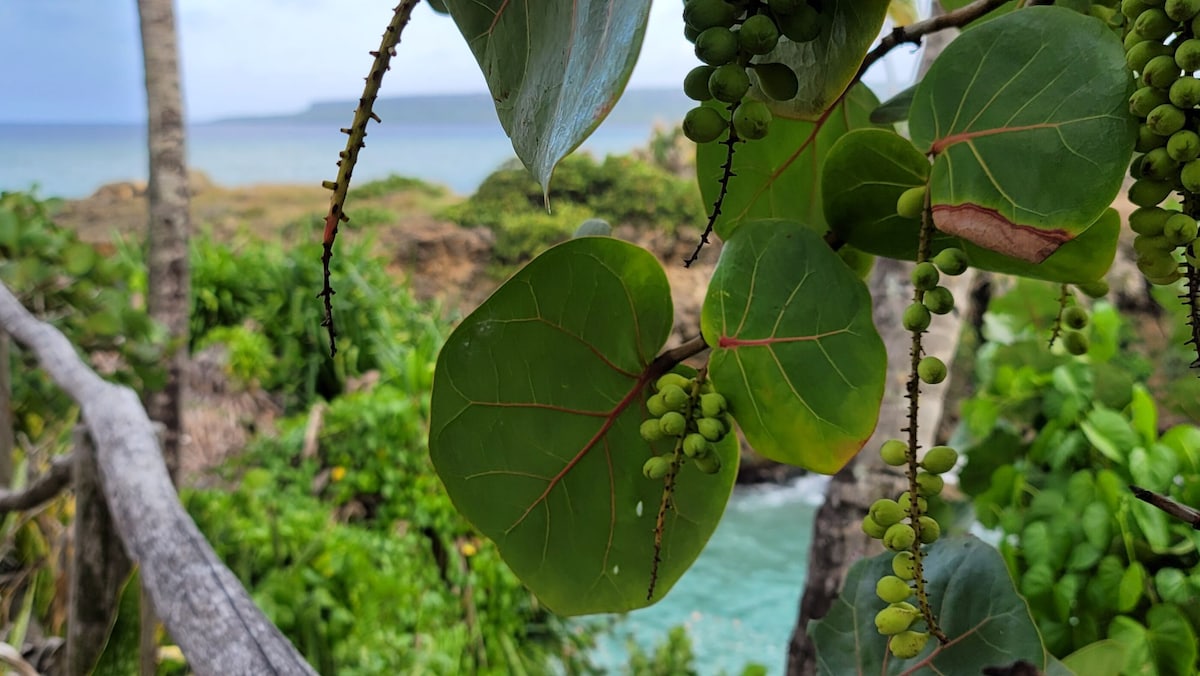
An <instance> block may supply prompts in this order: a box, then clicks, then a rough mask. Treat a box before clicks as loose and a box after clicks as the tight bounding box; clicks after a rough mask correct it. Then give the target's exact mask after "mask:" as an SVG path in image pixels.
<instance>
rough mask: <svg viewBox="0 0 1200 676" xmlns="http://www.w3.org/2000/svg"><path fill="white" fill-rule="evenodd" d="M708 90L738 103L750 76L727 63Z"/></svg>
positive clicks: (726, 99)
mask: <svg viewBox="0 0 1200 676" xmlns="http://www.w3.org/2000/svg"><path fill="white" fill-rule="evenodd" d="M701 37H703V36H701ZM708 90H709V91H710V92H712V95H713V98H715V99H716V100H718V101H723V102H725V103H736V102H738V101H741V100H742V97H744V96H745V95H746V92H747V91H749V90H750V76H748V75H746V69H745V68H742V67H741V66H739V65H737V64H736V63H727V64H725V65H723V66H718V67H717V69H716V70H714V71H713V74H712V77H710V78H708ZM1152 112H1153V111H1152Z"/></svg>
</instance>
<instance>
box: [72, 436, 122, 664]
mask: <svg viewBox="0 0 1200 676" xmlns="http://www.w3.org/2000/svg"><path fill="white" fill-rule="evenodd" d="M74 445H75V451H74V456H75V471H74V474H75V482H74V483H75V524H74V530H75V537H74V551H73V555H72V557H71V596H70V604H71V605H70V609H69V611H68V620H67V674H68V676H77V675H78V676H86V675H87V674H90V673H92V669H93V668H94V667H95V666H96V661H97V660H98V659H100V655H101V654H102V653H103V652H104V646H105V644H106V643H107V641H108V635H109V632H110V631H111V629H112V625H113V620H114V619H115V618H116V615H117V607H118V605H119V604H120V602H121V587H122V586H123V585H124V584H125V581H126V580H127V579H128V578H129V573H130V571H131V570H132V568H131V567H130V565H129V557H127V556H126V555H125V550H123V549H121V539H120V538H119V537H118V536H117V532H116V529H115V528H114V526H113V522H112V517H111V516H110V515H109V513H108V505H107V504H105V502H104V491H103V489H102V488H101V486H100V469H99V467H98V466H97V464H96V451H95V449H94V448H92V441H91V439H90V438H88V433H87V430H86V429H85V428H83V427H78V428H76V430H75V444H74Z"/></svg>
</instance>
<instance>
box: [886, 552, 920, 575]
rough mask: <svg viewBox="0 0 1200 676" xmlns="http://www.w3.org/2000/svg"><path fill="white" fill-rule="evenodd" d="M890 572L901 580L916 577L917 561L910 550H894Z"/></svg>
mask: <svg viewBox="0 0 1200 676" xmlns="http://www.w3.org/2000/svg"><path fill="white" fill-rule="evenodd" d="M892 572H893V573H895V574H896V577H898V578H900V579H901V580H913V579H915V578H916V577H917V562H916V559H915V558H914V557H913V553H912V552H896V555H895V556H893V557H892Z"/></svg>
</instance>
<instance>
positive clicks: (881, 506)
mask: <svg viewBox="0 0 1200 676" xmlns="http://www.w3.org/2000/svg"><path fill="white" fill-rule="evenodd" d="M869 513H870V515H871V518H872V519H874V520H875V523H877V524H879V525H880V526H885V527H886V526H891V525H893V524H897V523H900V521H901V520H902V519H903V518H904V510H903V509H900V503H898V502H896V501H895V500H892V499H890V498H880V499H878V500H876V501H875V502H874V503H872V504H871V510H870V512H869Z"/></svg>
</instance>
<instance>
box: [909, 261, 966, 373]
mask: <svg viewBox="0 0 1200 676" xmlns="http://www.w3.org/2000/svg"><path fill="white" fill-rule="evenodd" d="M966 270H967V254H966V253H965V252H963V250H962V249H957V248H953V247H951V248H948V249H943V250H942V251H940V252H938V254H937V255H936V256H934V257H933V259H932V261H922V262H920V263H917V265H916V267H914V268H913V271H912V283H913V287H914V288H915V289H917V291H919V292H921V300H919V301H913V303H912V304H911V305H909V306H908V307H907V308H906V309H905V310H904V316H903V318H902V321H903V323H904V328H905V330H907V331H924V330H926V329H928V328H929V324H930V322H931V321H932V320H933V317H932V315H944V314H947V313H949V312H950V311H951V310H953V309H954V294H952V293H951V292H950V289H947V288H946V287H944V286H940V285H939V284H938V282H940V281H941V277H942V275H943V274H946V275H951V276H954V275H961V274H962V273H964V272H966ZM926 359H931V358H929V357H927V358H926ZM938 363H941V362H940V361H939V362H938ZM930 368H934V367H932V366H931V367H930ZM942 378H945V365H943V366H942ZM942 378H938V379H937V380H936V381H934V380H929V379H926V378H924V377H922V380H925V382H927V383H934V382H941V381H942Z"/></svg>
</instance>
